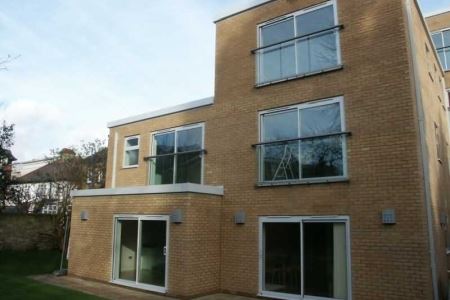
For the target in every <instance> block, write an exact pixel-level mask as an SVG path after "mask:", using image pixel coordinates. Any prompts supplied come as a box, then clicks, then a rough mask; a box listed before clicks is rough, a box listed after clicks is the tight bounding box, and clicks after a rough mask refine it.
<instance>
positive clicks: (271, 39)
mask: <svg viewBox="0 0 450 300" xmlns="http://www.w3.org/2000/svg"><path fill="white" fill-rule="evenodd" d="M294 36H295V32H294V19H293V18H289V19H286V20H284V21H281V22H278V23H275V24H270V25H266V26H264V27H261V46H262V47H264V46H267V45H272V44H275V43H279V42H282V41H285V40H288V39H291V38H293V37H294Z"/></svg>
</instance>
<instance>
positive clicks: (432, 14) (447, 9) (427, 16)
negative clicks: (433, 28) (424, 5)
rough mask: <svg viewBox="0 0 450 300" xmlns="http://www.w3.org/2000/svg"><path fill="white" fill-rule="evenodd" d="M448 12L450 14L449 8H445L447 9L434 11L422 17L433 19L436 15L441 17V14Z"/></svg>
mask: <svg viewBox="0 0 450 300" xmlns="http://www.w3.org/2000/svg"><path fill="white" fill-rule="evenodd" d="M448 12H450V7H447V8H444V9H440V10H436V11H433V12H430V13H427V14H424V17H425V18H430V17H434V16H437V15H442V14H445V13H448Z"/></svg>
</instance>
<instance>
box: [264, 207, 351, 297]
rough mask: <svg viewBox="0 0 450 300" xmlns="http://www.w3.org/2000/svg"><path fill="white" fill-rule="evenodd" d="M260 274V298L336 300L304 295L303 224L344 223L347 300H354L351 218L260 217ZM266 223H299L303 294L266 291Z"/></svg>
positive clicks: (301, 288)
mask: <svg viewBox="0 0 450 300" xmlns="http://www.w3.org/2000/svg"><path fill="white" fill-rule="evenodd" d="M258 223H259V224H258V225H259V242H258V244H259V245H258V248H259V258H258V261H259V272H258V273H259V274H258V281H259V284H258V296H261V297H267V298H275V299H288V300H335V298H324V297H317V296H308V295H304V286H303V285H304V272H303V268H304V263H303V259H304V256H303V252H304V251H303V248H304V242H303V238H304V235H303V224H304V223H342V224H345V243H346V246H345V249H346V256H347V265H346V267H347V270H346V271H347V298H346V299H345V300H351V299H352V280H351V279H352V274H351V248H350V245H351V244H350V218H349V217H347V216H262V217H259V222H258ZM265 223H297V224H299V226H300V280H301V282H300V290H301V294H299V295H297V294H288V293H280V292H272V291H266V290H264V289H263V288H264V282H265V277H264V274H265V268H264V265H265V253H264V249H265V235H264V224H265Z"/></svg>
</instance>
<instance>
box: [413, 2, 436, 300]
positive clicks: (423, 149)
mask: <svg viewBox="0 0 450 300" xmlns="http://www.w3.org/2000/svg"><path fill="white" fill-rule="evenodd" d="M405 7H406V16H407V20H408V24H407V26H408V40H409V46H410V49H411V56H412V57H411V58H412V65H413V71H412V73H413V77H414V83H413V85H414V88H415V96H416V106H417V114H418V120H417V121H418V125H419V140H420V156H421V162H422V172H423V186H424V199H425V208H426V213H427V229H428V245H429V252H430V263H431V266H430V268H431V278H432V282H433V298H434V299H435V300H439V290H438V277H437V270H436V250H435V245H434V233H433V215H432V208H431V191H430V174H429V170H428V149H427V145H426V140H425V124H424V122H425V113H424V110H423V102H422V100H423V99H422V93H421V85H420V79H419V75H418V74H419V67H418V62H417V50H416V48H415V44H416V43H415V36H414V31H413V17H412V3H411V0H405Z"/></svg>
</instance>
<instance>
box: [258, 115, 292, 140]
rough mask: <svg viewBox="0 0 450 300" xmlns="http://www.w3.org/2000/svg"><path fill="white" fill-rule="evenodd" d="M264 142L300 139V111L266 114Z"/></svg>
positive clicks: (264, 118)
mask: <svg viewBox="0 0 450 300" xmlns="http://www.w3.org/2000/svg"><path fill="white" fill-rule="evenodd" d="M263 130H264V136H263V141H264V142H271V141H280V140H286V139H292V138H297V137H298V110H297V109H292V110H288V111H284V112H277V113H272V114H266V115H264V116H263Z"/></svg>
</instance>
